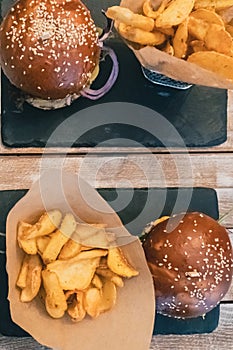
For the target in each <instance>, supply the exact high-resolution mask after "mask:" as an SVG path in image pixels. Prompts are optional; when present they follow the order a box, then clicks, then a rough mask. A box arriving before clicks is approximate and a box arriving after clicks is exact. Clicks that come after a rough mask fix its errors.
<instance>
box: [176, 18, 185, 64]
mask: <svg viewBox="0 0 233 350" xmlns="http://www.w3.org/2000/svg"><path fill="white" fill-rule="evenodd" d="M188 35H189V33H188V19H185V20H184V21H183V22H182V23H181V24H179V26H178V28H177V30H176V33H175V35H174V38H173V48H174V56H176V57H177V58H185V57H186V54H187V50H188Z"/></svg>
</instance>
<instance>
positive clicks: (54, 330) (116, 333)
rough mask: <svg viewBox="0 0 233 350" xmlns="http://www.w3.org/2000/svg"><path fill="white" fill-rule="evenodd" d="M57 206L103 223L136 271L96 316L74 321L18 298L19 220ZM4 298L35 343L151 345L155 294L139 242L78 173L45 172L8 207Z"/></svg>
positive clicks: (86, 347)
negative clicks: (108, 307)
mask: <svg viewBox="0 0 233 350" xmlns="http://www.w3.org/2000/svg"><path fill="white" fill-rule="evenodd" d="M54 208H59V209H60V210H61V211H62V212H68V211H69V212H72V213H73V214H74V215H75V217H76V218H77V221H81V220H82V221H84V222H88V223H94V222H95V223H97V222H98V223H105V224H107V227H108V228H109V229H110V230H113V231H114V232H115V234H116V235H117V236H118V235H121V236H122V237H123V238H124V239H126V240H125V241H124V242H125V244H124V245H122V247H121V249H122V250H123V252H124V254H125V255H126V257H127V259H128V260H129V261H130V262H131V263H132V265H133V266H134V267H135V268H136V269H137V270H138V271H139V275H138V276H136V277H134V278H132V279H129V280H126V281H125V285H124V287H123V288H119V289H118V290H117V302H116V305H115V306H114V308H113V309H111V310H110V311H107V312H105V313H103V314H101V315H100V316H99V317H98V318H96V319H92V318H90V317H86V318H85V319H84V320H82V321H81V322H78V323H74V322H72V321H71V320H70V319H69V318H68V316H67V317H66V316H65V317H63V318H61V319H53V318H51V317H50V316H49V315H48V314H47V313H46V310H45V307H44V305H43V303H42V301H41V300H40V299H39V298H35V299H34V300H33V301H32V302H30V303H22V302H21V301H20V300H19V296H20V291H19V289H18V288H16V280H17V277H18V274H19V271H20V266H21V262H22V257H23V253H22V250H21V249H20V248H19V247H18V244H17V235H16V234H17V225H18V222H19V221H21V220H23V221H26V222H33V221H35V219H37V217H38V216H39V215H40V214H41V213H42V212H44V211H45V210H50V209H54ZM6 229H7V231H6V239H7V272H8V282H9V294H8V299H9V302H10V312H11V317H12V320H13V321H14V322H15V323H16V324H18V325H19V326H20V327H21V328H23V329H24V330H26V331H27V332H28V333H29V334H30V335H31V336H32V337H34V338H35V339H36V340H37V341H38V342H39V343H41V344H43V345H46V346H49V347H52V348H56V349H62V350H66V349H67V350H68V349H69V350H74V349H77V348H79V347H80V348H82V349H83V350H89V349H90V350H92V349H112V350H119V349H122V350H124V349H125V350H128V349H134V350H146V349H148V348H149V345H150V341H151V336H152V332H153V325H154V317H155V300H154V299H155V298H154V288H153V282H152V278H151V274H150V272H149V269H148V267H147V263H146V260H145V256H144V252H143V249H142V246H141V243H140V241H139V239H138V238H137V237H132V236H131V235H130V233H129V232H128V231H127V230H126V229H125V227H124V226H123V225H122V223H121V221H120V219H119V217H118V216H117V215H116V213H115V212H114V211H113V210H112V208H111V207H110V206H109V205H108V203H107V202H105V201H104V200H103V198H102V197H101V196H100V195H99V194H98V193H97V191H96V190H95V189H94V188H92V187H91V186H90V185H89V184H88V183H87V182H85V181H84V180H83V179H82V178H80V177H77V176H75V175H72V174H65V173H62V174H61V173H60V172H58V171H48V172H46V173H44V174H43V175H42V176H41V178H40V179H39V180H38V181H37V182H36V183H35V184H34V185H33V186H32V188H31V189H30V190H29V191H28V192H27V194H26V195H25V196H24V197H23V198H22V199H21V200H20V201H19V202H18V203H17V204H16V205H15V206H14V207H13V208H12V210H11V211H10V213H9V215H8V218H7V228H6Z"/></svg>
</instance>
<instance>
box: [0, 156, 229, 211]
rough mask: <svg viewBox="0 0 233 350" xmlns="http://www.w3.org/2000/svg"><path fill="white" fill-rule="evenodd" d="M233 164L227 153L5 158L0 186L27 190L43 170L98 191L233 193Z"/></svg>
mask: <svg viewBox="0 0 233 350" xmlns="http://www.w3.org/2000/svg"><path fill="white" fill-rule="evenodd" d="M232 164H233V154H228V155H227V156H226V154H225V153H216V154H179V153H177V154H166V155H165V154H156V155H154V154H149V155H142V154H140V155H139V154H137V155H134V154H132V155H120V156H117V155H116V156H114V155H112V156H110V155H108V156H101V157H100V156H95V155H87V156H79V157H77V156H76V157H75V156H69V157H66V156H65V155H64V157H63V156H62V155H60V156H58V155H57V156H46V157H43V158H40V157H37V156H31V157H29V156H18V157H14V156H3V157H0V169H1V173H0V186H1V187H2V188H5V189H10V188H25V187H26V188H28V187H30V186H31V184H32V182H33V181H35V180H36V179H37V178H38V176H39V174H40V173H41V172H42V171H43V170H46V169H50V168H59V167H60V168H63V169H64V170H65V171H70V172H76V173H77V172H79V174H81V176H83V177H85V178H86V179H88V181H89V182H90V183H91V184H93V185H94V186H96V187H115V186H119V187H125V186H131V187H185V186H188V187H192V186H193V187H196V186H204V187H211V188H216V189H221V188H228V189H229V191H232V188H233V176H232V170H233V165H232ZM9 179H10V181H9ZM219 193H221V192H219ZM229 193H232V192H229ZM225 196H226V199H227V201H228V202H227V205H228V206H230V205H231V204H232V205H233V198H232V199H231V198H230V195H227V194H225Z"/></svg>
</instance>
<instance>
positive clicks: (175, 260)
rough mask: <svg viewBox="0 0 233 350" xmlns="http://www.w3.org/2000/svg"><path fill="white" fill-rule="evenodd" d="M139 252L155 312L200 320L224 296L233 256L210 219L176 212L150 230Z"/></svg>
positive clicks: (222, 231)
mask: <svg viewBox="0 0 233 350" xmlns="http://www.w3.org/2000/svg"><path fill="white" fill-rule="evenodd" d="M148 231H149V232H148V233H147V234H146V235H145V238H144V242H143V248H144V251H145V255H146V259H147V262H148V266H149V268H150V271H151V274H152V277H153V281H154V286H155V295H156V309H157V312H158V313H160V314H162V315H164V316H169V317H174V318H183V319H184V318H194V317H199V316H204V315H205V314H206V313H208V312H209V311H211V310H212V309H213V308H215V307H216V306H217V305H218V304H219V303H220V301H221V300H222V298H223V297H224V295H225V294H226V293H227V291H228V289H229V287H230V285H231V280H232V273H233V253H232V246H231V241H230V238H229V235H228V232H227V230H226V229H225V228H224V227H223V226H221V225H220V224H219V223H218V222H217V221H216V220H214V219H212V218H211V217H209V216H207V215H205V214H203V213H199V212H190V213H186V214H185V213H180V214H177V215H174V216H172V217H166V218H165V219H164V220H160V221H159V222H157V224H156V222H155V225H151V226H150V228H149V230H148Z"/></svg>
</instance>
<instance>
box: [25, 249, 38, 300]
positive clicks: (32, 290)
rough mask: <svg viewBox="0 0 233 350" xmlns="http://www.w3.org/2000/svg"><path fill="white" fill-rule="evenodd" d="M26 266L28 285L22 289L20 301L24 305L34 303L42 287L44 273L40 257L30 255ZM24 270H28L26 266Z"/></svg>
mask: <svg viewBox="0 0 233 350" xmlns="http://www.w3.org/2000/svg"><path fill="white" fill-rule="evenodd" d="M25 264H27V265H28V266H27V276H26V285H25V287H24V288H23V289H22V291H21V294H20V300H21V301H22V302H24V303H25V302H29V301H32V300H33V299H34V298H35V297H36V296H37V294H38V292H39V289H40V286H41V271H42V263H41V260H40V257H39V256H38V255H29V256H28V259H27V260H26V262H25ZM23 268H24V269H26V266H24V267H23ZM22 273H23V272H22ZM21 278H22V276H21Z"/></svg>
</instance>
